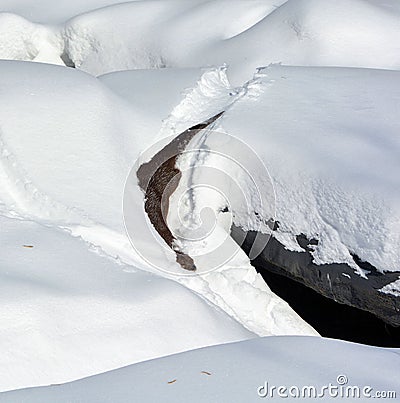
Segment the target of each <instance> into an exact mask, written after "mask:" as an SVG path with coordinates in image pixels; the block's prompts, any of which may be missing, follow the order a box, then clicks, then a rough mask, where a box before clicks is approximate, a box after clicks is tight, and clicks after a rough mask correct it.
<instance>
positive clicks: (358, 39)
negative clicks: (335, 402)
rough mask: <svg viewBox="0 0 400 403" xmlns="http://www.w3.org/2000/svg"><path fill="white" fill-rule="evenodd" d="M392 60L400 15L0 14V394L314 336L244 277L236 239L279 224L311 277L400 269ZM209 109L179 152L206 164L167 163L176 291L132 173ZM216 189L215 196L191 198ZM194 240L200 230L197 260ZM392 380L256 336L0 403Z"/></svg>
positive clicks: (104, 7) (239, 3) (387, 3)
mask: <svg viewBox="0 0 400 403" xmlns="http://www.w3.org/2000/svg"><path fill="white" fill-rule="evenodd" d="M399 44H400V7H399V4H398V1H397V0H324V1H321V0H287V1H285V0H251V1H250V0H249V1H247V0H234V1H232V0H212V1H206V0H191V1H186V0H136V1H130V2H116V1H114V0H89V1H86V2H84V3H83V2H78V1H76V0H72V1H69V2H65V1H63V2H61V3H60V4H58V3H57V6H55V4H53V3H52V2H50V1H49V0H38V1H32V0H15V1H14V0H13V1H10V0H0V59H8V60H0V228H1V231H0V239H1V246H2V253H1V254H0V276H1V279H2V281H1V282H0V288H1V290H0V300H1V302H2V304H0V305H1V306H0V318H1V319H2V328H1V330H0V352H1V357H2V364H3V365H2V369H1V370H0V374H1V377H0V390H8V389H13V388H22V387H28V386H33V385H45V384H50V383H60V382H66V381H70V380H73V379H77V378H80V377H85V376H89V375H92V374H96V373H99V372H104V371H108V370H111V369H114V368H117V367H121V366H123V365H129V364H132V363H136V362H139V361H143V360H148V359H150V358H155V357H160V356H164V355H167V354H173V353H176V352H179V351H185V350H188V349H193V348H198V347H201V346H207V345H213V344H217V343H225V342H229V341H234V340H243V339H248V338H254V337H256V335H261V336H266V335H268V336H271V335H293V334H294V335H316V332H315V330H314V329H312V328H311V327H310V326H309V325H308V324H307V323H305V322H304V321H303V320H302V319H301V318H300V317H299V316H298V315H297V314H296V313H295V312H294V311H293V310H292V309H291V308H290V307H289V306H288V304H286V303H285V302H284V301H283V300H281V299H280V298H278V297H277V296H276V295H274V294H273V293H272V292H271V290H270V289H269V287H268V285H267V284H266V283H265V282H264V281H263V279H262V277H261V276H260V275H259V274H257V272H256V270H255V269H254V267H252V266H251V265H250V261H249V259H248V257H247V256H246V255H245V254H244V252H243V251H242V250H241V249H240V248H239V247H238V245H236V244H235V243H234V242H233V239H232V238H231V237H230V236H229V229H230V225H231V224H232V223H234V224H236V225H239V226H242V227H243V228H244V229H246V230H249V229H253V230H258V231H260V229H261V231H264V232H265V233H266V235H267V237H268V236H269V235H271V230H270V221H269V220H270V219H275V220H277V221H278V222H279V226H278V228H277V230H276V231H274V233H273V236H275V237H276V238H277V239H278V240H279V241H280V242H282V244H283V245H284V246H285V247H286V248H288V249H290V250H298V251H299V250H302V249H301V247H300V245H299V244H298V243H297V241H296V235H299V234H304V235H306V236H307V237H309V238H315V239H317V240H318V246H316V247H315V248H314V250H313V252H312V254H313V257H314V260H315V262H316V263H318V264H322V263H331V262H344V263H347V264H349V265H350V266H352V267H353V268H354V270H355V271H356V272H357V273H358V274H360V275H362V276H366V275H368V273H365V271H364V270H361V269H360V268H359V267H358V266H357V265H356V264H355V262H354V260H353V258H352V255H351V254H357V255H358V256H359V257H360V258H361V259H362V260H366V261H368V262H369V263H371V264H373V265H375V266H376V267H377V269H378V270H380V271H382V272H384V271H396V270H399V267H400V252H399V250H398V245H399V243H400V210H399V206H400V193H399V189H400V187H399V180H398V172H399V171H400V166H399V161H400V159H399V154H400V143H399V136H398V133H399V132H400V127H399V124H398V119H397V115H398V109H399V108H398V106H399V102H400V92H399V88H400V77H399V72H398V71H396V70H398V69H399V67H400V47H399V46H400V45H399ZM31 61H34V62H42V63H31ZM47 63H48V64H47ZM270 63H278V64H273V65H270V66H269V67H268V68H261V69H259V68H260V67H262V66H268V65H269V64H270ZM279 63H283V64H286V65H292V67H284V66H281V65H279ZM56 65H58V66H56ZM65 65H68V66H74V67H76V68H75V69H71V68H66V67H65ZM300 66H303V67H300ZM318 66H319V67H318ZM329 66H336V67H329ZM349 67H362V69H355V68H349ZM258 69H259V70H258ZM379 69H381V70H379ZM257 70H258V72H257ZM96 76H97V77H96ZM221 111H225V113H224V115H223V116H222V117H221V118H220V119H219V120H218V121H217V122H216V124H215V125H214V126H213V127H212V130H205V131H203V132H201V133H200V135H199V136H196V137H195V138H194V139H193V141H192V142H191V143H190V147H191V148H194V149H197V148H199V147H200V148H202V149H207V150H208V151H211V154H210V155H208V156H207V155H204V154H201V153H200V154H199V153H197V154H196V153H195V154H189V153H186V154H185V155H183V156H181V157H180V158H179V159H178V166H179V168H180V169H181V170H182V173H183V174H182V178H181V182H180V185H179V187H178V188H177V191H176V192H175V194H174V195H173V196H172V197H171V199H170V209H169V211H168V217H167V221H168V224H169V226H170V228H171V230H173V231H181V233H182V234H183V235H184V237H186V240H183V242H180V245H179V246H180V247H181V248H182V250H184V251H185V252H186V253H188V254H189V255H193V257H194V259H195V261H196V264H198V267H199V272H200V273H201V275H194V276H191V275H187V274H188V273H184V272H182V268H181V267H180V266H179V265H178V264H177V263H176V261H175V253H174V252H173V251H172V250H171V249H170V248H167V247H166V245H165V243H164V244H163V242H159V239H157V237H155V236H154V230H152V227H151V226H149V222H148V220H147V218H146V215H145V211H144V206H143V204H144V203H143V193H142V192H141V190H140V189H139V187H138V186H137V178H136V171H135V170H134V169H133V170H131V169H132V168H135V167H136V168H137V167H138V164H140V163H143V162H145V161H148V160H149V159H150V158H151V157H152V156H153V155H154V154H155V153H156V152H158V151H159V150H160V149H161V148H162V147H163V146H165V144H167V143H168V141H171V140H172V138H174V137H175V136H177V135H179V134H180V133H181V132H182V131H184V130H185V129H187V128H189V127H191V126H193V125H195V124H197V123H199V122H202V121H204V120H206V119H208V118H210V117H211V116H214V115H216V114H217V113H219V112H221ZM213 131H214V132H213ZM215 132H218V133H219V135H217V136H215V134H216V133H215ZM232 136H234V137H232ZM241 141H242V142H244V143H240V142H241ZM243 144H246V146H243ZM190 147H189V149H190ZM143 151H145V153H144V154H141V153H142V152H143ZM216 151H222V152H223V153H227V155H228V157H229V158H230V161H231V162H232V161H233V162H234V164H233V165H232V164H231V163H230V162H229V163H227V161H226V160H225V161H224V160H223V158H222V159H221V158H220V157H221V156H219V157H217V156H216ZM258 157H259V158H258ZM229 158H228V159H229ZM235 162H241V163H242V164H235ZM193 165H194V169H193ZM264 165H265V167H264ZM204 166H209V167H211V169H212V170H214V173H215V172H216V170H219V171H220V172H223V173H224V175H225V179H226V180H225V179H224V178H223V179H221V178H222V177H221V176H219V175H213V174H212V175H205V173H207V170H205V171H203V167H204ZM248 173H250V179H249V178H248V175H247V174H248ZM246 175H247V176H246ZM210 178H211V179H212V181H211V185H213V186H214V185H218V186H219V185H222V186H221V188H218V186H217V187H216V188H214V189H213V190H210V189H211V186H208V188H207V189H206V190H205V191H204V189H203V190H201V189H200V188H199V189H198V190H196V191H193V192H192V191H191V189H192V187H193V186H196V185H201V186H203V187H204V180H206V182H207V180H208V179H210ZM218 181H219V184H218ZM126 183H127V187H126V189H127V191H125V193H124V186H125V184H126ZM235 185H238V187H235ZM187 189H190V192H188V193H189V194H190V199H189V201H190V203H188V204H185V203H182V199H181V198H180V195H182V194H184V193H185V192H186V190H187ZM238 189H239V192H237V190H238ZM240 192H241V193H242V195H244V196H245V199H246V201H245V202H244V203H243V199H241V198H240V194H239V193H240ZM260 194H261V198H259V197H258V196H259V195H260ZM226 200H228V203H227V202H226ZM123 202H124V209H125V211H124V214H125V217H123V211H122V204H123ZM182 207H183V208H182ZM203 213H204V214H203ZM202 214H203V215H202ZM124 220H125V222H124ZM202 220H203V221H202ZM199 223H200V227H201V224H203V223H205V224H209V223H211V224H212V231H210V234H209V236H208V237H204V238H201V239H200V242H191V241H190V238H191V234H190V231H191V230H192V229H193V228H194V229H195V230H197V229H198V227H199ZM196 226H197V227H196ZM182 228H183V229H182ZM126 229H127V230H128V234H127V233H126ZM186 229H188V232H185V231H186ZM129 237H130V239H129ZM130 240H131V241H134V242H132V243H133V244H134V246H135V247H136V249H135V248H133V247H132V245H131V243H130V242H129V241H130ZM137 240H139V245H140V248H137V246H138V244H137V243H136V242H137ZM24 245H25V246H24ZM215 245H217V246H218V245H223V247H224V250H223V253H220V252H222V249H218V248H215ZM30 246H33V247H30ZM210 247H211V249H212V251H211V252H212V253H209V252H210ZM226 256H228V257H229V258H231V259H225V257H226ZM221 259H222V261H223V264H222V265H220V264H218V263H221V262H220V260H221ZM216 262H217V264H215V263H216ZM217 266H218V267H217ZM210 270H211V271H210ZM171 279H172V280H174V281H171ZM398 287H399V286H398V282H394V283H393V284H391V285H388V286H386V287H384V288H382V289H381V290H380V291H381V292H383V293H389V294H391V295H398ZM265 357H268V360H266V359H265ZM343 357H346V358H348V361H346V362H342V361H343ZM203 364H204V365H206V366H207V368H205V367H204V368H203ZM212 365H214V367H213V368H211V366H212ZM200 366H201V369H200ZM237 367H240V368H239V371H236V370H235V371H233V369H234V368H237ZM376 367H378V368H379V371H376V370H373V371H372V370H371V368H376ZM171 368H172V369H173V372H174V373H173V374H172V373H171ZM192 370H193V371H196V375H199V376H200V383H197V380H195V379H196V378H195V377H194V375H193V373H192ZM203 370H204V371H210V373H212V375H208V374H207V373H201V371H203ZM397 372H399V367H398V353H394V352H391V351H388V350H383V349H373V348H367V347H364V346H359V345H351V344H345V343H339V342H333V341H328V340H322V339H319V338H312V339H311V338H310V339H308V338H269V339H263V340H257V341H251V342H248V343H244V344H237V345H232V346H221V347H218V348H214V349H206V350H200V351H194V352H190V353H188V354H184V355H180V356H173V357H169V358H166V359H165V360H160V361H151V362H147V363H144V364H140V365H134V366H131V367H127V368H124V369H121V370H117V371H116V372H109V373H106V374H104V375H100V376H99V377H94V378H89V379H84V380H82V381H79V382H77V383H72V384H68V385H65V386H61V387H58V388H54V387H53V388H47V389H37V390H34V391H32V390H28V391H21V392H15V394H10V395H0V401H3V399H4V401H35V400H33V399H37V401H41V402H42V401H55V400H56V401H62V399H65V400H66V401H79V400H82V390H85V391H86V392H88V393H89V395H86V394H85V396H84V399H86V400H88V401H90V399H92V401H99V399H100V400H101V399H103V400H105V401H113V402H114V401H119V400H120V401H126V400H127V399H129V400H130V401H132V399H133V400H140V399H139V398H138V396H140V394H141V393H144V389H146V393H147V392H149V391H148V390H147V389H150V392H149V393H155V394H157V397H156V398H154V395H152V394H148V395H147V396H148V399H147V400H152V399H153V400H154V399H155V400H157V399H158V397H159V396H160V395H161V394H162V395H163V396H164V395H165V400H166V401H176V395H177V393H180V394H181V396H183V397H182V401H187V400H188V398H187V396H188V394H190V399H191V400H193V399H194V397H195V398H198V399H200V400H201V401H202V399H203V397H204V396H206V397H207V399H208V400H209V401H215V400H216V401H224V399H225V398H226V397H228V401H234V399H236V398H237V399H239V401H252V399H253V397H254V400H256V399H258V397H257V395H256V392H257V387H258V386H259V385H261V384H262V383H263V382H264V381H265V379H264V378H265V377H268V379H272V380H274V381H275V382H281V383H289V382H290V383H292V382H295V383H296V384H297V383H299V382H300V381H304V382H305V383H310V379H311V380H314V381H315V380H317V382H318V383H319V384H323V383H325V382H329V381H334V380H335V379H336V377H337V375H339V374H340V373H345V374H346V375H347V376H349V379H350V380H351V383H352V384H354V383H357V384H358V383H360V384H365V383H368V384H371V385H372V386H374V387H376V388H381V389H382V390H385V389H388V390H393V389H395V388H398V386H399V385H398V382H397V380H396V379H394V380H393V381H392V379H393V373H397ZM215 373H216V374H218V376H215V377H214V374H215ZM170 374H171V375H170ZM323 374H325V375H326V374H328V375H326V376H327V379H325V375H323ZM274 376H276V377H275V378H274ZM226 377H228V378H229V379H230V381H229V382H231V383H229V384H226V388H225V389H230V390H232V395H229V394H228V395H225V393H226V392H224V389H223V388H221V385H222V384H224V381H225V379H226ZM175 378H176V379H177V380H176V382H173V383H171V384H168V381H173V380H174V379H175ZM178 378H179V379H178ZM180 379H184V380H185V381H184V382H185V385H186V386H184V387H183V388H182V389H177V388H176V387H178V388H181V386H180V385H181V382H180ZM135 380H138V381H137V384H136V383H135ZM160 380H162V383H159V382H160ZM210 381H211V382H210ZM205 382H208V383H205ZM396 382H397V383H396ZM155 385H157V386H156V387H155ZM173 388H176V389H173ZM205 389H206V390H207V393H208V394H209V395H204V393H205ZM193 391H196V392H197V393H193ZM86 392H85V393H86ZM114 393H116V394H114ZM399 393H400V391H399ZM118 399H119V400H118Z"/></svg>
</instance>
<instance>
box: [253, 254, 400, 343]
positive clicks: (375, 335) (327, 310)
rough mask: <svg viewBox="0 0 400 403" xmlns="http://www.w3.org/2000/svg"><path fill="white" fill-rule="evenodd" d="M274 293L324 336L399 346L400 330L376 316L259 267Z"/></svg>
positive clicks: (258, 269)
mask: <svg viewBox="0 0 400 403" xmlns="http://www.w3.org/2000/svg"><path fill="white" fill-rule="evenodd" d="M253 264H254V265H255V267H256V269H257V271H258V272H259V273H261V275H262V277H263V278H264V280H265V281H266V283H267V284H268V285H269V287H270V288H271V290H272V291H273V292H274V293H275V294H277V295H279V296H280V297H281V298H282V299H284V300H285V301H286V302H287V303H288V304H289V305H290V306H291V307H292V308H293V309H294V310H295V311H296V312H297V313H298V314H299V315H300V316H301V317H302V318H303V319H304V320H305V321H306V322H308V323H309V324H310V325H311V326H312V327H313V328H314V329H315V330H316V331H317V332H318V333H320V334H321V336H324V337H330V338H334V339H341V340H348V341H353V342H356V343H362V344H369V345H373V346H381V347H400V327H397V328H396V327H394V326H390V325H388V324H386V323H385V322H383V321H382V320H381V319H379V318H377V317H376V316H375V315H373V314H371V313H369V312H366V311H363V310H361V309H357V308H353V307H351V306H348V305H344V304H339V303H337V302H335V301H334V300H332V299H329V298H326V297H324V296H322V295H320V294H318V293H317V292H315V291H314V290H312V289H311V288H309V287H306V286H304V285H303V284H300V283H298V282H296V281H294V280H291V279H290V278H287V277H285V276H281V275H279V274H275V273H271V272H269V271H267V270H265V268H262V267H258V268H257V264H255V262H253Z"/></svg>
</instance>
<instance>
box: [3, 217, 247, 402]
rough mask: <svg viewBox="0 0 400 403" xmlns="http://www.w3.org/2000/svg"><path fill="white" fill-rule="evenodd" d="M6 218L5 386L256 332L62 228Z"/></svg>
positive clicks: (77, 374)
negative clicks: (102, 252) (106, 253)
mask: <svg viewBox="0 0 400 403" xmlns="http://www.w3.org/2000/svg"><path fill="white" fill-rule="evenodd" d="M0 226H1V231H0V244H1V246H2V253H1V255H0V278H1V281H0V318H1V322H2V323H3V326H2V328H1V330H0V350H1V363H2V365H1V370H0V390H2V391H4V390H9V389H14V388H21V387H28V386H37V385H45V384H50V383H60V382H66V381H70V380H73V379H77V378H81V377H84V376H89V375H93V374H96V373H99V372H104V371H107V370H110V369H114V368H118V367H121V366H124V365H128V364H131V363H134V362H138V361H143V360H148V359H150V358H154V357H160V356H163V355H168V354H172V353H176V352H180V351H185V350H189V349H193V348H197V347H202V346H208V345H210V344H218V343H225V342H228V341H234V340H243V339H247V338H251V337H255V335H253V334H252V333H250V332H249V331H247V330H246V329H244V328H243V326H241V325H240V324H239V323H237V322H235V321H234V320H232V319H231V318H230V317H229V316H228V315H226V314H225V313H223V312H222V311H221V310H218V309H216V307H215V306H211V305H210V304H209V303H206V302H205V301H204V300H203V299H201V298H200V297H199V296H197V295H195V294H193V293H192V292H190V291H189V290H188V289H186V288H185V287H183V286H180V285H179V284H177V283H176V282H173V281H170V280H167V279H163V278H161V277H159V276H155V275H152V274H149V273H146V272H144V271H142V270H139V269H136V268H134V267H132V266H126V265H124V264H121V263H118V262H117V261H116V260H114V259H110V258H108V257H106V256H104V255H103V254H101V253H99V251H98V250H96V249H93V248H88V245H87V244H85V243H84V242H83V241H82V240H81V239H77V238H73V237H71V236H70V235H68V234H67V233H65V232H63V231H61V230H59V229H54V228H49V227H47V226H43V225H40V224H37V223H35V222H31V221H25V220H24V221H22V220H16V219H8V218H4V217H0ZM24 245H25V246H24ZM1 400H2V399H1V398H0V401H1Z"/></svg>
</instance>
